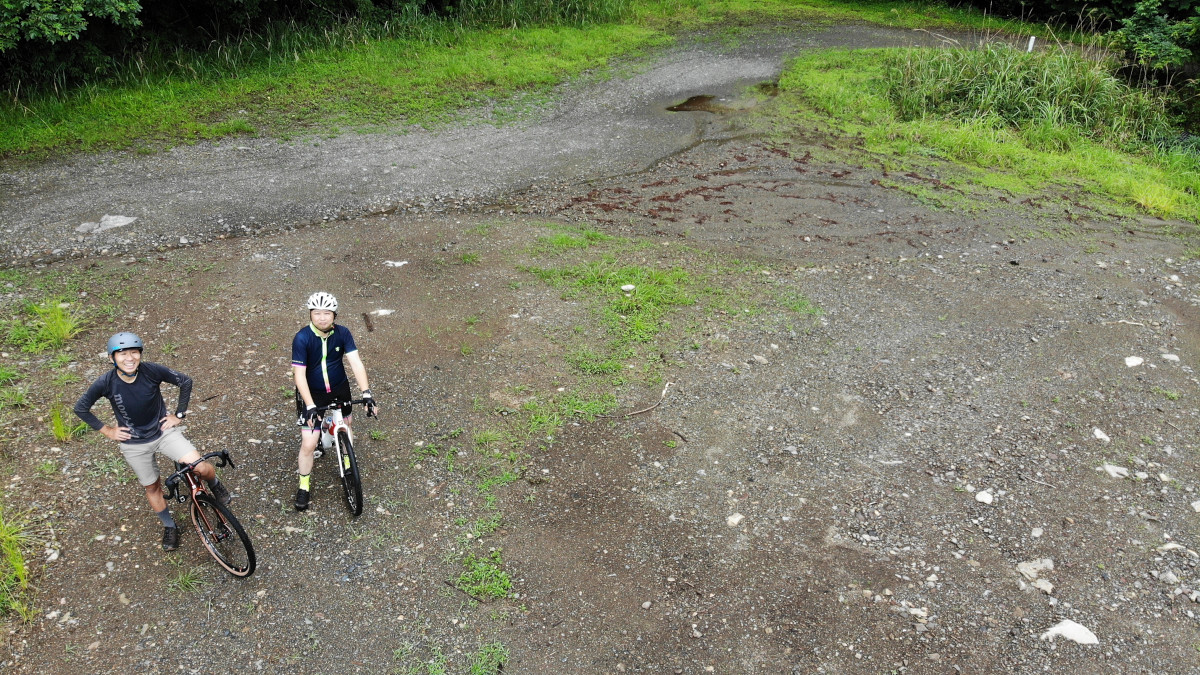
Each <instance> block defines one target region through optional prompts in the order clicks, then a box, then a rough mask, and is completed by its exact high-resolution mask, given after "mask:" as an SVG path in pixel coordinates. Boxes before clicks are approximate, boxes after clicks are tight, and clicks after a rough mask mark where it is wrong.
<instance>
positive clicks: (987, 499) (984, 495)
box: [975, 490, 995, 504]
mask: <svg viewBox="0 0 1200 675" xmlns="http://www.w3.org/2000/svg"><path fill="white" fill-rule="evenodd" d="M994 499H995V497H992V493H990V492H988V491H987V490H983V491H982V492H977V493H976V494H975V501H977V502H979V503H980V504H991V503H992V500H994Z"/></svg>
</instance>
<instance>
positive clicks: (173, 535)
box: [162, 527, 179, 551]
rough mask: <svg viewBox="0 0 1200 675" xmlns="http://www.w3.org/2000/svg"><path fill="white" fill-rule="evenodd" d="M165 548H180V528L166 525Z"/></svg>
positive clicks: (164, 534) (166, 549)
mask: <svg viewBox="0 0 1200 675" xmlns="http://www.w3.org/2000/svg"><path fill="white" fill-rule="evenodd" d="M162 546H163V550H164V551H174V550H175V549H177V548H179V528H178V527H164V528H163V544H162Z"/></svg>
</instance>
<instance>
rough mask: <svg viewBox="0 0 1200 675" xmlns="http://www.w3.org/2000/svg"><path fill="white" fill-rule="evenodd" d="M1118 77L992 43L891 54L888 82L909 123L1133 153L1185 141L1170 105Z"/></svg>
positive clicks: (1063, 53) (1070, 53)
mask: <svg viewBox="0 0 1200 675" xmlns="http://www.w3.org/2000/svg"><path fill="white" fill-rule="evenodd" d="M1113 70H1114V67H1113V64H1111V63H1108V62H1105V61H1103V60H1098V59H1094V58H1089V56H1088V55H1086V54H1085V53H1083V52H1082V51H1081V50H1078V49H1075V48H1071V47H1065V48H1053V49H1048V50H1045V51H1034V52H1026V51H1024V50H1021V49H1017V48H1014V47H1012V46H1010V45H1007V44H1003V43H988V44H987V45H985V46H983V47H982V48H980V49H910V50H902V51H896V52H891V53H889V54H888V55H887V56H886V57H885V59H884V72H885V79H884V83H885V95H886V96H887V98H888V99H889V100H890V101H891V102H892V104H893V105H894V106H895V111H896V115H897V117H898V118H899V119H900V120H902V121H912V120H919V119H924V118H928V117H948V118H953V119H958V120H978V119H984V120H991V121H993V122H994V123H995V124H999V125H1005V126H1009V127H1014V128H1017V129H1020V130H1022V131H1023V132H1024V134H1025V135H1026V137H1027V138H1028V139H1029V140H1031V141H1033V142H1034V144H1035V145H1046V146H1048V147H1053V148H1056V149H1065V148H1066V147H1067V146H1069V141H1070V139H1071V138H1072V137H1074V136H1076V135H1078V136H1082V137H1087V138H1090V139H1092V140H1096V141H1101V142H1108V143H1112V144H1115V145H1117V146H1120V147H1126V148H1129V147H1136V146H1139V145H1143V144H1151V145H1158V144H1164V143H1170V142H1172V141H1173V140H1174V139H1175V138H1177V137H1178V136H1179V133H1178V132H1177V131H1176V130H1175V129H1174V127H1173V126H1172V121H1171V119H1170V117H1169V116H1168V114H1167V112H1166V109H1167V101H1166V98H1165V97H1164V96H1163V95H1162V94H1161V93H1160V92H1157V91H1153V90H1148V89H1137V88H1134V87H1131V86H1130V85H1129V84H1128V83H1126V82H1125V81H1123V80H1121V79H1118V78H1117V77H1116V76H1115V75H1114V74H1113Z"/></svg>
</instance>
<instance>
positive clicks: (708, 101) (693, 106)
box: [667, 95, 731, 114]
mask: <svg viewBox="0 0 1200 675" xmlns="http://www.w3.org/2000/svg"><path fill="white" fill-rule="evenodd" d="M716 100H717V97H716V96H708V95H703V96H693V97H691V98H689V99H688V100H686V101H684V102H683V103H680V104H678V105H673V106H671V107H669V108H667V110H669V111H671V112H710V113H718V114H720V113H727V112H730V110H731V109H730V108H729V106H725V105H721V104H720V103H717V102H716Z"/></svg>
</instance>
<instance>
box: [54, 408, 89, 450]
mask: <svg viewBox="0 0 1200 675" xmlns="http://www.w3.org/2000/svg"><path fill="white" fill-rule="evenodd" d="M64 412H65V411H64V410H63V408H62V406H55V407H54V409H53V410H51V411H50V433H52V434H53V435H54V440H56V441H60V442H62V443H66V442H67V441H70V440H73V439H75V438H78V437H80V436H82V435H83V434H85V433H87V430H88V425H87V424H86V423H84V422H79V423H78V424H75V425H73V426H72V425H71V424H70V423H69V422H67V421H66V420H65V419H64V418H63V415H64Z"/></svg>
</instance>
